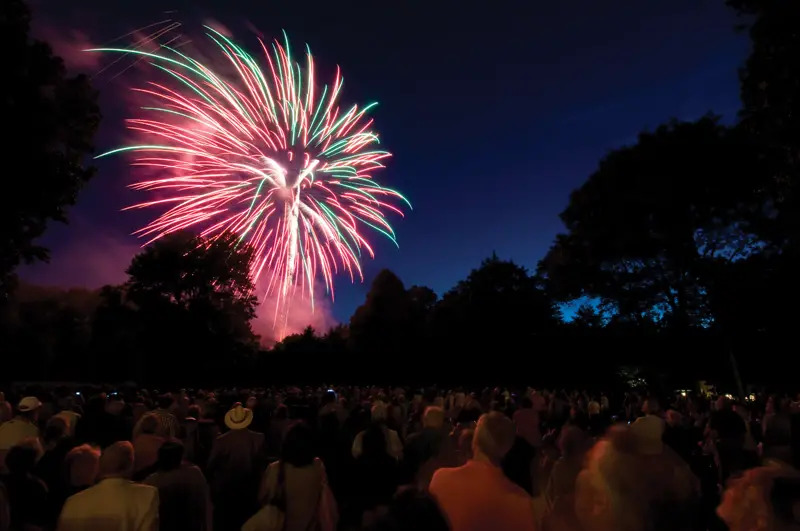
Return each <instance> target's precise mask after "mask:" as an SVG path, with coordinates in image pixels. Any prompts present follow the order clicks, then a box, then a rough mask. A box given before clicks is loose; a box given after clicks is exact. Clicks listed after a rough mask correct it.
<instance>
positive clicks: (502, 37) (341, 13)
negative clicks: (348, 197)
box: [23, 0, 748, 321]
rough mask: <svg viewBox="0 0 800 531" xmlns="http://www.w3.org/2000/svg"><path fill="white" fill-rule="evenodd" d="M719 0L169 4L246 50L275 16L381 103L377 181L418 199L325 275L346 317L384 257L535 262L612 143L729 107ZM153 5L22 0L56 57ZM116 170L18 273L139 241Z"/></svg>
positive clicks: (445, 276)
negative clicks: (42, 260) (359, 255)
mask: <svg viewBox="0 0 800 531" xmlns="http://www.w3.org/2000/svg"><path fill="white" fill-rule="evenodd" d="M721 4H722V2H697V1H696V0H678V1H676V2H636V3H633V4H631V3H630V2H623V1H621V0H614V1H612V2H606V3H598V2H596V1H594V0H574V2H572V3H571V4H570V5H571V7H570V9H569V10H564V9H563V7H561V6H560V5H559V4H558V3H555V4H553V3H551V4H547V3H538V2H529V3H523V2H511V1H508V2H501V3H500V4H498V6H497V7H496V8H495V9H493V10H486V9H480V8H479V6H482V5H488V4H482V3H466V4H465V3H456V2H450V1H443V2H435V3H431V2H423V1H421V0H419V1H411V2H404V3H402V4H392V5H390V4H386V3H375V2H362V1H354V2H351V3H347V4H346V5H345V4H341V3H334V2H313V1H312V2H309V3H297V2H265V3H259V4H258V5H248V6H247V9H246V12H245V11H242V10H241V6H239V5H236V6H234V5H233V4H230V7H228V5H226V4H223V3H220V2H211V1H202V0H201V1H197V2H189V1H188V0H187V1H184V0H178V1H176V2H172V3H170V4H169V7H170V8H171V9H176V10H177V11H178V14H176V16H177V15H180V18H181V20H185V22H186V25H187V26H189V25H192V24H194V25H195V27H197V26H199V25H200V24H201V23H203V22H205V21H207V20H208V19H210V18H213V19H216V20H217V21H220V22H222V23H224V25H225V26H227V27H228V28H229V29H230V30H231V31H232V32H233V34H234V35H235V36H236V37H237V38H238V39H240V40H242V41H244V42H246V43H248V47H251V46H250V44H251V43H252V42H253V40H252V34H250V33H249V28H248V25H250V22H251V23H252V26H254V27H255V28H256V29H257V30H259V31H261V32H262V33H264V35H265V36H266V37H267V38H272V37H274V36H279V35H280V31H281V29H285V30H286V31H287V33H288V35H289V36H290V38H291V39H292V42H297V43H304V42H307V43H309V45H310V46H311V49H312V51H313V52H314V55H315V59H316V61H317V64H318V65H323V67H325V68H333V67H334V65H337V64H339V65H341V67H342V70H343V72H344V74H345V78H346V81H345V88H344V92H345V93H346V96H345V100H346V101H345V103H356V102H366V101H373V100H377V101H379V102H380V106H379V107H378V108H377V109H376V111H375V113H374V116H375V120H376V124H377V129H378V130H379V132H380V134H381V140H382V142H383V144H384V145H385V146H386V147H387V148H388V149H389V150H390V151H391V152H392V153H393V155H394V157H393V158H392V159H391V160H390V162H389V164H388V165H387V166H388V168H387V169H386V170H384V171H383V172H382V174H381V176H380V179H381V182H383V183H385V184H387V185H389V186H392V187H394V188H397V189H399V190H401V191H403V193H404V194H405V195H407V196H408V197H410V198H411V199H412V200H413V204H414V212H413V213H412V214H411V215H409V216H408V217H407V218H405V219H403V220H398V221H396V222H394V228H395V229H396V231H397V239H398V242H399V244H400V249H399V250H397V249H396V248H395V247H394V245H393V244H392V243H391V242H388V241H381V240H382V238H373V239H372V241H373V242H374V243H375V244H376V249H375V251H376V259H375V260H374V261H370V260H366V261H365V262H364V267H365V270H364V272H365V278H366V281H365V283H364V284H358V283H357V284H355V285H352V286H351V285H350V284H349V280H348V279H344V278H337V279H336V280H337V293H336V302H335V303H334V304H333V305H332V312H333V315H334V316H335V317H336V318H337V319H338V320H340V321H346V320H347V319H348V318H349V316H350V314H351V313H352V311H353V310H354V309H355V307H356V306H357V305H358V304H360V303H361V302H362V301H363V299H364V295H365V294H366V291H367V290H368V289H369V282H370V281H371V279H372V278H373V277H374V276H375V274H377V272H378V271H379V270H380V269H382V268H384V267H388V268H390V269H392V270H393V271H395V272H396V273H397V274H398V275H399V276H400V278H402V279H403V281H404V282H405V283H406V284H407V285H412V284H423V285H428V286H431V287H432V288H433V289H434V290H436V291H437V292H439V293H441V292H442V291H444V290H447V289H449V288H450V287H452V286H453V285H454V284H455V283H456V282H457V281H458V280H459V279H461V278H463V277H464V276H465V275H466V274H467V273H468V271H469V270H470V269H471V268H473V267H475V266H477V265H478V264H479V263H480V260H481V259H482V258H484V257H486V256H488V255H489V254H491V252H492V251H493V250H495V251H496V252H497V254H498V255H499V256H501V257H504V258H506V257H507V258H513V259H514V260H515V261H517V262H519V263H521V264H523V265H525V266H527V267H528V268H530V269H533V268H535V266H536V261H537V260H538V259H539V258H541V256H543V255H544V253H545V252H546V250H547V248H548V246H549V245H550V242H551V241H552V238H553V236H554V235H555V234H556V232H557V231H559V230H561V229H562V226H561V224H560V222H559V220H558V217H557V216H558V213H559V212H560V211H561V210H562V209H563V207H564V206H565V205H566V203H567V200H568V194H569V192H570V190H571V189H573V188H574V187H576V186H578V185H580V184H581V183H582V182H583V181H584V180H585V179H586V177H587V176H588V175H589V174H590V173H591V172H592V171H593V170H594V168H595V167H596V164H597V161H598V160H599V158H600V157H602V155H603V154H604V153H606V152H607V151H608V150H609V149H612V148H614V147H618V146H620V145H623V144H626V143H630V142H632V141H633V140H635V136H636V133H637V132H639V131H640V130H641V129H643V128H652V127H655V126H656V125H658V124H659V123H661V122H663V121H665V120H667V119H669V118H670V117H677V118H681V119H694V118H697V117H699V116H701V115H702V114H704V113H706V112H707V111H709V110H714V111H715V112H718V113H722V114H723V115H724V116H725V117H726V119H732V118H733V117H734V116H735V113H736V110H737V109H738V107H739V101H738V85H737V77H736V70H737V68H738V66H739V65H740V64H741V62H742V61H743V60H744V58H745V56H746V54H747V52H748V42H747V38H746V35H742V34H737V33H735V32H734V30H733V27H734V25H735V24H736V23H737V22H738V20H737V18H736V17H735V16H734V15H733V14H732V13H730V12H729V11H728V10H727V9H725V8H724V6H722V5H721ZM163 6H164V4H163V3H160V2H154V1H151V0H139V1H137V2H120V3H108V2H100V1H95V0H91V1H89V0H75V1H74V2H57V1H56V0H38V1H37V2H35V3H34V5H33V7H34V11H35V13H34V17H35V18H34V20H35V22H36V26H37V27H36V29H37V31H38V33H39V34H42V35H43V36H47V35H46V34H47V33H48V29H49V33H50V34H51V35H57V36H59V37H60V42H59V49H57V51H58V52H60V53H61V54H62V55H66V56H67V58H68V59H69V58H70V57H71V56H74V55H75V54H74V50H77V49H79V48H85V44H86V41H88V42H90V43H92V44H95V45H97V44H104V43H106V42H107V41H108V40H109V39H111V38H113V37H115V36H118V35H121V34H123V33H126V32H127V31H130V30H131V29H132V28H135V27H140V26H142V25H144V24H147V23H149V22H152V21H155V20H158V17H159V16H160V15H161V13H162V11H163V9H164V8H163ZM187 13H191V14H192V17H191V18H193V19H194V20H186V17H185V15H186V14H187ZM37 17H38V18H37ZM245 17H246V19H247V20H248V21H250V22H246V21H243V19H244V18H245ZM73 41H74V42H73ZM326 74H330V72H327V73H325V74H323V73H321V74H320V75H321V77H322V78H323V79H329V77H330V76H329V75H326ZM99 88H100V89H101V104H102V109H103V114H104V121H103V124H102V126H101V131H100V133H99V134H98V137H97V141H96V145H97V148H98V153H99V152H101V151H102V149H103V148H104V147H106V146H110V145H118V144H119V143H120V142H121V141H123V140H124V139H123V138H122V132H121V129H120V127H119V124H120V123H121V121H122V119H124V118H125V117H126V116H128V115H129V112H128V108H127V106H126V105H125V104H122V103H121V102H120V98H121V95H122V94H123V93H124V92H126V84H125V83H123V82H121V80H119V79H117V80H114V81H111V82H107V83H102V84H100V85H99ZM126 175H129V170H128V168H127V167H126V162H125V161H124V160H121V159H120V160H109V161H102V162H101V163H100V164H99V173H98V175H97V177H96V178H95V180H94V181H93V182H91V183H90V185H89V187H88V189H87V190H85V192H84V193H83V194H82V195H81V197H80V198H79V202H78V205H77V207H76V208H75V209H73V216H72V217H73V218H77V219H79V220H80V222H79V223H77V224H75V225H76V226H74V227H60V226H55V225H54V226H53V228H52V229H51V230H50V232H49V233H48V234H47V236H46V237H45V243H47V244H49V245H50V246H51V248H52V249H53V261H52V264H51V265H50V266H37V267H36V268H34V271H33V273H32V272H31V271H30V270H29V271H23V277H27V278H28V279H29V280H32V281H42V282H43V283H47V284H61V285H73V284H84V285H92V279H91V278H90V279H88V280H87V279H86V277H87V275H86V274H85V273H84V272H83V269H82V268H81V267H79V266H78V265H77V264H76V263H75V262H74V261H75V258H74V257H76V256H78V257H80V256H82V253H81V252H73V251H71V249H76V248H77V249H85V248H86V247H87V245H86V242H93V241H94V240H95V238H96V237H97V238H100V241H102V242H106V241H107V239H108V238H113V239H114V240H115V241H117V242H119V243H120V245H119V246H118V247H121V248H124V247H125V246H127V245H130V244H131V242H132V243H133V244H134V246H135V245H136V241H135V239H133V238H131V237H129V236H128V234H129V233H130V232H132V231H133V230H135V229H137V228H139V227H140V226H142V225H143V224H144V223H146V222H147V221H148V219H149V217H148V213H147V212H135V213H125V214H121V213H119V209H120V208H122V207H124V206H126V205H129V204H133V203H135V202H137V201H138V199H137V197H136V194H134V193H132V192H130V191H128V190H125V189H124V188H123V186H122V183H123V182H124V179H123V178H121V177H120V176H126ZM73 229H74V230H73ZM102 245H103V244H101V243H100V242H98V243H97V247H100V246H102ZM93 259H98V260H102V259H103V253H101V252H98V253H97V256H96V257H93ZM110 260H111V259H109V263H108V265H107V266H108V269H109V270H110V269H113V268H114V267H115V266H114V265H113V264H112V263H111V261H110ZM66 262H69V266H67V265H66ZM124 265H126V264H123V266H122V267H124ZM87 269H93V270H99V269H101V268H100V267H99V266H97V265H94V266H91V268H87ZM120 276H123V277H124V275H121V274H120Z"/></svg>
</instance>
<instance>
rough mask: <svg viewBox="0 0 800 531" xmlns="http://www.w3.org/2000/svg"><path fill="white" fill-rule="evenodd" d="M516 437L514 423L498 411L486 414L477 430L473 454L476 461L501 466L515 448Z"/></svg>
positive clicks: (473, 443)
mask: <svg viewBox="0 0 800 531" xmlns="http://www.w3.org/2000/svg"><path fill="white" fill-rule="evenodd" d="M515 437H516V433H515V430H514V423H512V422H511V420H510V419H509V418H508V417H506V416H505V415H503V414H502V413H498V412H497V411H492V412H491V413H485V414H483V415H481V417H480V419H478V425H477V427H476V428H475V435H474V436H473V438H472V453H473V454H474V456H475V458H476V459H478V458H483V459H485V460H487V461H489V462H491V463H493V464H495V465H499V464H500V462H501V461H502V460H503V457H504V456H505V455H506V454H507V453H508V451H509V450H511V447H512V446H514V438H515Z"/></svg>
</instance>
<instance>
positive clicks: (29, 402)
mask: <svg viewBox="0 0 800 531" xmlns="http://www.w3.org/2000/svg"><path fill="white" fill-rule="evenodd" d="M40 407H42V403H41V402H39V399H38V398H36V397H35V396H26V397H25V398H23V399H22V400H20V401H19V405H18V406H17V409H19V410H20V411H33V410H34V409H39V408H40Z"/></svg>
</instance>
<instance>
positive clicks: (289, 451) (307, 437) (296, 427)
mask: <svg viewBox="0 0 800 531" xmlns="http://www.w3.org/2000/svg"><path fill="white" fill-rule="evenodd" d="M314 457H315V455H314V433H313V432H312V431H311V428H310V427H309V426H308V424H306V423H305V422H303V421H298V422H295V423H294V424H292V426H291V427H290V428H289V430H288V431H287V432H286V437H285V438H284V439H283V445H282V446H281V461H283V462H284V463H288V464H290V465H292V466H296V467H302V466H308V465H310V464H311V463H312V462H314Z"/></svg>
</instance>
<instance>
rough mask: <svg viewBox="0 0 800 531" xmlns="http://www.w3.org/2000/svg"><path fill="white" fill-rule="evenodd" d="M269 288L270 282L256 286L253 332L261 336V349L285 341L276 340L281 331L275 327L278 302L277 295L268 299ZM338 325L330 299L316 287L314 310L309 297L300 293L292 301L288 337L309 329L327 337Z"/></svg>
mask: <svg viewBox="0 0 800 531" xmlns="http://www.w3.org/2000/svg"><path fill="white" fill-rule="evenodd" d="M266 286H267V282H266V280H264V279H261V280H259V282H258V283H257V288H256V291H257V293H258V300H259V303H260V304H259V306H258V310H257V311H256V318H255V319H254V320H253V331H254V332H255V333H256V334H258V335H259V336H261V344H262V346H265V347H270V346H272V345H274V344H275V343H276V342H277V341H280V340H281V339H283V338H281V337H277V336H278V333H279V330H278V327H276V326H274V324H275V312H276V308H277V303H278V298H277V295H270V296H265V295H264V293H266ZM337 324H338V323H337V321H336V319H335V318H334V317H333V312H332V308H331V300H330V298H329V297H328V296H327V294H326V293H325V290H324V289H323V288H321V287H320V286H315V288H314V307H313V308H312V307H311V299H310V298H309V297H308V296H307V295H306V296H303V295H300V294H299V293H298V294H297V295H296V296H295V297H294V299H293V300H292V302H291V305H290V307H289V318H288V321H287V326H286V332H285V334H286V335H291V334H297V333H299V332H302V331H303V330H305V329H306V327H309V326H310V327H312V328H313V329H314V330H315V331H316V332H317V333H318V334H324V333H325V332H327V331H328V330H330V329H331V328H333V327H334V326H336V325H337Z"/></svg>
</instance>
